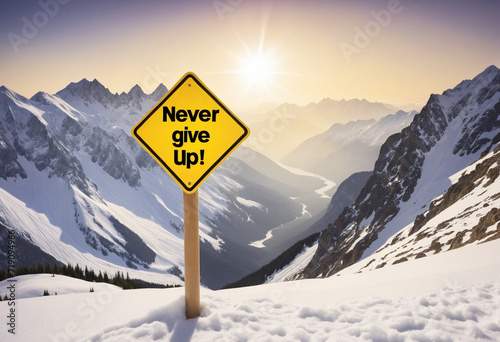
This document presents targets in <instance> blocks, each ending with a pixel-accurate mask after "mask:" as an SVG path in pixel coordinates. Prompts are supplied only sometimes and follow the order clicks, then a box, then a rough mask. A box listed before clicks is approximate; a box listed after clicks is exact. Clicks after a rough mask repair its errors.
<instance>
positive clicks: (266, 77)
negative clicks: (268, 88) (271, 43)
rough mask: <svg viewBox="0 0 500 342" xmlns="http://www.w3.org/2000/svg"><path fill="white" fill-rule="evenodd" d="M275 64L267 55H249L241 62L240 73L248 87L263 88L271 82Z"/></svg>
mask: <svg viewBox="0 0 500 342" xmlns="http://www.w3.org/2000/svg"><path fill="white" fill-rule="evenodd" d="M275 64H276V63H274V62H273V61H271V59H270V58H269V56H267V55H256V56H253V55H249V56H247V58H246V59H244V60H243V61H242V66H241V69H240V73H241V75H242V76H243V78H244V79H245V80H246V81H247V82H248V83H249V84H250V85H260V86H265V85H267V84H269V83H270V82H271V81H272V78H273V75H274V74H275V72H276V70H274V67H275Z"/></svg>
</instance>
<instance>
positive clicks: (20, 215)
mask: <svg viewBox="0 0 500 342" xmlns="http://www.w3.org/2000/svg"><path fill="white" fill-rule="evenodd" d="M165 92H166V88H165V87H164V86H163V85H160V86H159V87H158V89H156V90H155V91H154V92H153V93H152V94H149V95H147V94H144V93H143V92H142V90H141V89H140V88H139V87H138V86H135V87H133V88H132V89H131V90H130V92H129V93H122V94H112V93H111V92H109V90H108V89H106V88H105V87H104V86H103V85H102V84H100V83H99V82H98V81H97V80H94V81H88V80H86V79H83V80H82V81H80V82H78V83H72V84H70V85H69V86H68V87H66V88H65V89H63V90H61V91H60V92H58V93H57V94H56V95H50V94H47V93H43V92H39V93H37V94H36V95H34V96H33V97H32V98H31V99H27V98H25V97H23V96H21V95H19V94H16V93H15V92H13V91H11V90H9V89H7V88H5V87H1V88H0V165H1V166H2V167H1V168H0V193H1V196H0V220H1V223H2V224H3V226H5V229H14V230H16V231H17V233H18V234H20V235H22V236H23V238H24V239H25V241H26V243H29V244H32V245H34V246H38V247H40V248H41V250H42V251H43V252H45V253H47V254H48V255H51V256H53V257H54V258H55V259H57V260H59V261H60V262H63V263H68V262H70V263H72V264H79V265H80V266H82V267H84V266H88V267H89V268H92V269H95V270H96V271H97V270H102V271H107V272H108V273H111V274H114V273H115V272H116V271H122V272H127V271H129V272H130V276H131V277H134V278H141V279H144V280H148V281H153V282H160V283H169V284H172V283H176V284H177V283H182V274H181V272H182V270H183V220H182V192H181V190H180V189H179V188H178V186H177V185H176V184H175V182H174V181H173V180H172V179H170V177H169V176H168V175H167V174H166V173H165V172H164V171H163V170H162V169H161V168H160V167H159V166H158V165H157V164H156V162H155V161H154V160H153V159H152V158H151V157H150V156H149V155H148V154H147V153H146V152H145V151H144V150H143V149H142V148H141V147H140V146H139V145H138V144H137V143H136V142H135V140H134V139H133V138H132V137H131V136H130V129H131V127H132V126H133V125H134V124H135V123H136V122H137V121H138V120H139V119H140V118H141V117H142V116H143V115H144V114H145V113H146V112H147V110H149V109H150V108H151V107H152V106H153V105H154V104H155V103H156V102H157V101H158V100H159V99H160V98H161V97H162V96H163V95H164V93H165ZM242 159H243V158H242ZM234 160H238V159H233V161H234ZM266 163H267V165H270V161H268V162H265V161H263V162H261V170H266ZM234 166H235V163H234V162H231V160H229V161H228V162H227V163H224V164H223V165H222V166H221V167H220V168H219V169H218V170H217V172H215V173H214V174H213V175H212V176H211V177H210V178H209V179H208V180H207V181H206V182H205V183H204V184H203V186H202V187H201V188H200V218H201V220H200V234H201V236H200V238H201V254H202V268H201V273H202V279H203V282H204V284H206V285H207V286H210V287H214V288H216V287H219V286H222V285H224V284H226V283H228V282H230V281H234V280H236V279H238V278H240V277H241V276H243V275H245V274H247V273H249V272H250V271H252V270H254V269H255V268H257V266H258V262H262V261H263V260H266V258H272V257H273V256H275V255H276V254H278V253H279V251H276V250H266V249H264V250H259V251H257V249H256V248H254V247H251V246H250V243H251V242H252V241H255V240H259V239H261V238H262V236H265V234H266V232H267V231H268V230H270V229H272V228H274V227H276V226H280V225H281V224H284V223H286V222H288V221H292V220H294V219H295V218H296V217H297V216H300V215H301V212H302V204H301V203H300V202H299V201H295V200H292V199H291V198H290V197H291V196H299V195H300V194H303V192H307V191H310V192H311V193H313V194H314V189H315V188H317V187H320V186H321V184H318V182H317V181H316V180H315V179H312V181H311V180H310V179H306V178H307V177H301V176H296V175H290V174H289V173H288V172H287V171H286V170H284V169H282V168H281V169H280V168H279V167H278V166H277V165H272V167H273V171H272V178H271V177H270V176H267V175H265V174H262V173H261V172H259V171H257V170H254V169H253V168H252V167H251V166H249V164H247V163H246V162H245V161H244V160H238V162H237V166H238V167H236V168H235V167H234ZM267 169H270V168H267ZM280 172H281V173H282V175H283V177H282V183H281V184H275V183H273V181H272V180H275V179H276V178H280V176H279V175H280ZM250 174H252V175H254V176H255V177H249V176H248V175H250ZM259 179H269V181H268V182H264V183H260V182H259ZM302 180H304V182H303V183H307V184H309V185H308V186H304V185H303V186H301V187H289V186H288V184H287V182H293V183H302V182H301V181H302ZM276 183H277V182H276ZM282 189H288V192H287V193H286V194H282V193H281V190H282ZM249 203H252V205H249ZM3 226H2V227H3ZM2 229H3V228H2ZM23 260H26V259H23ZM179 270H180V271H181V272H179Z"/></svg>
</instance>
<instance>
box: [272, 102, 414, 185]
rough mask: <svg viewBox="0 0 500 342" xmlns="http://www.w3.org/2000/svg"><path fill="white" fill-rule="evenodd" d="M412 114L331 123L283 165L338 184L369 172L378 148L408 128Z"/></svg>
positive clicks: (291, 154)
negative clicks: (355, 173)
mask: <svg viewBox="0 0 500 342" xmlns="http://www.w3.org/2000/svg"><path fill="white" fill-rule="evenodd" d="M415 114H416V112H415V111H412V112H404V111H398V112H396V113H394V114H390V115H387V116H384V117H383V118H381V119H379V120H375V119H370V120H358V121H350V122H348V123H345V124H339V123H337V124H334V125H332V126H331V127H330V128H329V129H328V130H326V131H325V132H323V133H321V134H319V135H317V136H314V137H312V138H309V139H307V140H306V141H304V142H303V143H302V144H300V145H299V146H298V147H297V148H296V149H294V150H293V151H292V152H290V153H289V154H288V155H287V156H286V157H285V158H283V160H282V162H283V163H284V164H286V165H290V166H293V167H298V168H302V169H304V170H307V171H310V172H313V173H316V174H319V175H322V176H324V177H327V178H328V179H331V180H333V181H335V182H337V183H340V182H342V181H343V180H344V179H346V178H347V177H349V176H350V175H351V174H353V173H354V172H359V171H367V170H372V169H373V165H374V164H375V161H376V160H377V156H378V151H379V150H380V146H382V144H383V143H384V141H385V140H386V139H387V138H388V137H389V136H390V135H392V134H394V133H399V132H400V131H401V130H402V129H403V128H405V127H406V126H408V125H409V124H410V123H411V121H412V120H413V117H414V116H415Z"/></svg>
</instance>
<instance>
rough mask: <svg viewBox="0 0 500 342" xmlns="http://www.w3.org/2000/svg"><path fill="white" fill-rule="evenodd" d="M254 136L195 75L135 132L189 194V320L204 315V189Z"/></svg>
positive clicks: (186, 222)
mask: <svg viewBox="0 0 500 342" xmlns="http://www.w3.org/2000/svg"><path fill="white" fill-rule="evenodd" d="M249 134H250V130H249V129H248V127H247V126H245V124H244V123H243V122H241V121H240V120H239V119H238V118H237V117H236V115H234V114H233V113H232V112H231V111H230V110H229V109H228V108H227V107H226V106H225V105H224V104H223V103H222V102H221V101H220V100H219V99H218V98H217V96H215V95H214V94H213V93H212V92H211V91H210V90H209V89H208V88H207V87H206V86H205V84H203V82H201V81H200V79H199V78H198V77H197V76H196V75H195V74H193V73H191V72H188V73H187V74H185V75H184V76H183V77H182V78H181V79H180V80H179V82H177V83H176V84H175V85H174V87H173V88H172V89H171V90H170V91H169V92H168V93H167V94H166V95H165V96H164V97H163V98H162V99H161V100H160V101H159V102H158V103H157V104H156V105H155V106H154V107H153V108H152V109H151V110H150V111H149V112H148V113H147V114H146V115H145V116H144V117H143V118H142V119H141V120H140V121H139V122H138V123H137V124H136V125H135V126H134V128H132V136H133V137H134V138H135V139H136V140H137V141H138V142H139V143H140V144H141V145H142V147H143V148H144V149H145V150H146V151H147V152H148V153H149V154H150V155H151V156H152V157H153V158H154V159H155V160H156V161H157V162H158V164H160V165H161V166H162V167H163V169H164V170H165V171H167V172H168V173H169V174H170V175H171V176H172V178H173V179H174V180H175V181H176V182H177V184H179V186H180V187H181V188H182V189H183V190H184V283H185V287H186V289H185V290H186V317H187V318H195V317H198V316H199V315H200V241H199V233H198V187H199V186H200V185H201V183H203V181H204V180H205V179H206V178H207V177H208V176H209V175H210V174H211V173H212V172H213V171H214V170H215V168H217V167H218V166H219V165H220V164H221V163H222V162H223V161H224V159H226V158H227V157H228V156H229V154H230V153H231V152H233V151H234V150H235V149H236V147H238V145H239V144H241V143H242V142H243V140H245V139H246V138H247V137H248V135H249Z"/></svg>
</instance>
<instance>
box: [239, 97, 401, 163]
mask: <svg viewBox="0 0 500 342" xmlns="http://www.w3.org/2000/svg"><path fill="white" fill-rule="evenodd" d="M396 110H397V109H395V108H394V107H392V106H390V105H385V104H382V103H378V102H369V101H367V100H365V99H363V100H358V99H352V100H341V101H336V100H332V99H328V98H326V99H323V100H322V101H320V102H318V103H310V104H308V105H306V106H298V105H294V104H288V103H286V104H282V105H280V106H277V107H276V108H274V109H272V110H270V111H266V112H264V113H262V114H258V113H256V114H254V115H253V116H252V117H251V118H252V121H250V122H249V125H250V129H251V130H252V132H253V133H252V136H251V137H249V139H247V142H246V145H247V146H249V147H251V148H252V149H254V150H255V151H257V152H259V153H262V154H264V155H266V156H267V157H269V158H271V159H273V160H281V159H282V158H283V157H285V156H286V155H287V154H289V153H290V152H291V151H292V150H294V149H295V148H296V147H297V146H299V145H300V144H301V143H302V142H303V141H304V140H306V139H308V138H311V137H313V136H316V135H318V134H320V133H323V132H324V131H325V129H326V128H327V127H330V126H332V125H333V124H335V123H340V124H345V123H347V122H349V121H356V120H370V119H380V118H381V117H383V116H386V115H388V114H390V113H394V112H395V111H396Z"/></svg>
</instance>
